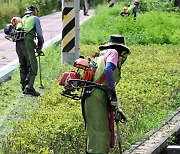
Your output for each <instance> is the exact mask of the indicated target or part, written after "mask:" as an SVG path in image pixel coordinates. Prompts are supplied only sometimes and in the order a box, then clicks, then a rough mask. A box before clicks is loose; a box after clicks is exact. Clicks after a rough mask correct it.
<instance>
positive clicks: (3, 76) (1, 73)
mask: <svg viewBox="0 0 180 154" xmlns="http://www.w3.org/2000/svg"><path fill="white" fill-rule="evenodd" d="M92 16H93V15H92ZM92 16H89V17H88V18H86V19H84V20H83V21H81V22H80V25H81V24H82V23H83V22H85V21H87V20H88V19H89V18H91V17H92ZM61 38H62V34H59V35H57V36H55V37H53V38H52V39H50V40H49V41H46V42H45V43H44V45H43V49H42V50H45V49H46V48H47V47H49V46H51V45H53V44H56V43H60V42H61ZM18 66H19V61H18V59H15V60H14V61H12V62H10V63H9V64H8V65H5V66H3V67H1V68H0V83H2V82H5V81H7V80H9V79H11V76H12V73H13V71H14V70H15V69H16V68H17V67H18Z"/></svg>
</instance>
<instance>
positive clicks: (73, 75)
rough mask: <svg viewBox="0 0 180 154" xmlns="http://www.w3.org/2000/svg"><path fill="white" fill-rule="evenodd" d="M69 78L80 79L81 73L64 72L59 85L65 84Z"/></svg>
mask: <svg viewBox="0 0 180 154" xmlns="http://www.w3.org/2000/svg"><path fill="white" fill-rule="evenodd" d="M69 79H80V75H79V74H78V73H77V72H75V71H71V72H65V73H63V75H62V77H61V79H60V81H59V85H63V86H65V84H66V82H67V80H69Z"/></svg>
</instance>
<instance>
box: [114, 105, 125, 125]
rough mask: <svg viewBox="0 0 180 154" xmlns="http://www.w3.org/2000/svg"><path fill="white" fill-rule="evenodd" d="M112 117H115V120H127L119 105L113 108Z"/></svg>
mask: <svg viewBox="0 0 180 154" xmlns="http://www.w3.org/2000/svg"><path fill="white" fill-rule="evenodd" d="M114 114H115V116H114V118H115V122H119V121H120V122H122V123H124V122H127V118H126V116H125V114H124V112H123V111H122V110H121V109H120V108H119V107H116V108H115V110H114Z"/></svg>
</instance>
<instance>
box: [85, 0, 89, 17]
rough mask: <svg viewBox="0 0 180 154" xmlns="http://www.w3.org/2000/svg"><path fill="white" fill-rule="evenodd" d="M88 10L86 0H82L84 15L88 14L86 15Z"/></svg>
mask: <svg viewBox="0 0 180 154" xmlns="http://www.w3.org/2000/svg"><path fill="white" fill-rule="evenodd" d="M88 10H89V4H88V0H84V15H85V16H89V15H88Z"/></svg>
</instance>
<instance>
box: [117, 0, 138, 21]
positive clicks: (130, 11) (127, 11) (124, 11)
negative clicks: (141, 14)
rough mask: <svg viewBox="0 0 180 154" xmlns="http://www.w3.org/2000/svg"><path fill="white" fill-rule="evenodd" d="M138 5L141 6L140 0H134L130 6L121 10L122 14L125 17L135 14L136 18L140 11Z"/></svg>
mask: <svg viewBox="0 0 180 154" xmlns="http://www.w3.org/2000/svg"><path fill="white" fill-rule="evenodd" d="M138 6H139V1H138V0H134V1H133V4H132V5H130V6H129V7H124V8H123V9H122V11H121V12H120V15H121V16H123V17H124V16H126V15H128V16H129V15H130V14H133V15H134V19H136V16H137V12H138Z"/></svg>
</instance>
